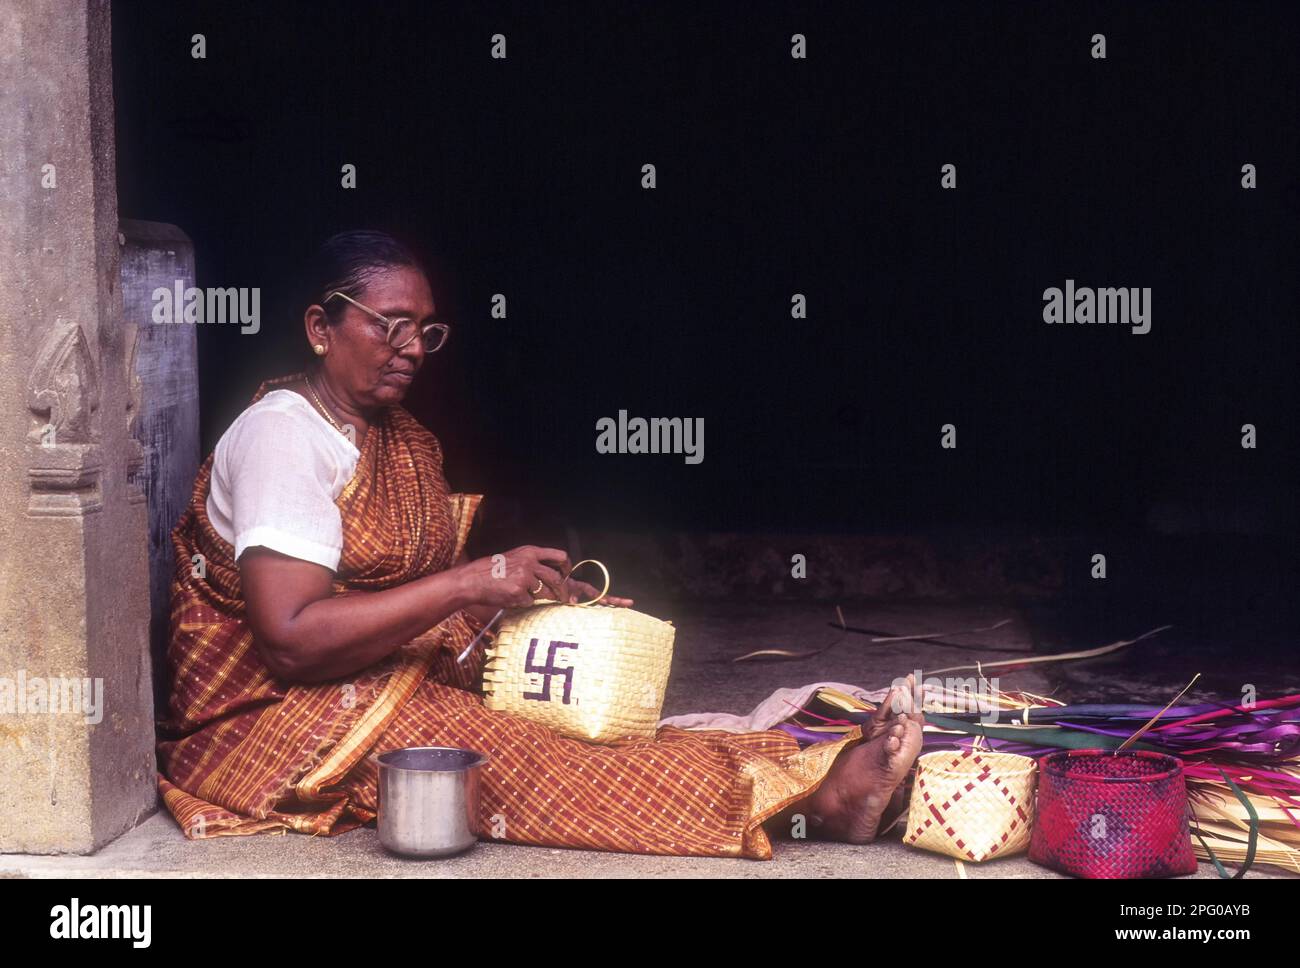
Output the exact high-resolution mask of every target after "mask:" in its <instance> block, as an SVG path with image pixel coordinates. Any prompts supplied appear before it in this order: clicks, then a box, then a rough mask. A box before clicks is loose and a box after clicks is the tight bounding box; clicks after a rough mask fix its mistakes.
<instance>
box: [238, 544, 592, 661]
mask: <svg viewBox="0 0 1300 968" xmlns="http://www.w3.org/2000/svg"><path fill="white" fill-rule="evenodd" d="M504 558H505V562H504V565H505V567H504V568H502V567H501V566H500V565H499V564H498V565H496V567H495V568H494V562H493V560H492V558H480V559H478V560H476V561H470V562H465V563H463V564H458V565H456V566H455V567H452V568H449V569H448V570H446V571H441V572H437V573H436V574H432V575H426V576H425V577H423V578H418V579H416V580H415V581H411V582H407V583H405V584H403V585H398V586H397V587H395V588H387V589H384V590H383V591H378V592H354V593H350V594H345V595H334V594H333V578H334V575H333V573H332V572H331V571H330V570H329V569H328V568H325V567H323V566H322V565H318V564H315V563H313V562H309V561H303V560H301V559H298V558H292V557H289V556H288V555H283V554H280V553H279V552H277V551H271V550H270V549H268V548H263V547H254V548H249V549H248V550H247V551H245V552H244V554H243V555H241V556H240V558H239V573H240V580H241V584H242V586H243V591H244V601H245V603H246V605H247V616H248V624H249V627H250V628H251V629H252V632H253V643H254V646H255V647H256V648H257V650H258V653H259V655H261V657H262V660H263V661H264V662H265V663H266V665H267V668H269V669H270V670H271V672H272V673H273V674H274V675H275V676H276V677H277V678H280V679H284V680H286V681H290V682H322V681H325V680H327V679H337V678H340V677H342V676H346V675H350V674H351V673H353V672H356V671H358V670H360V669H364V668H365V667H366V666H369V665H373V664H374V663H375V662H378V661H379V660H380V659H382V658H384V657H385V656H387V655H388V654H389V653H391V652H392V651H393V650H394V649H396V648H397V647H398V646H400V645H402V644H403V643H405V642H409V641H410V640H411V639H413V638H414V637H415V636H417V635H419V634H420V633H421V632H425V631H427V630H428V629H429V628H431V627H433V626H434V625H437V624H438V623H439V622H441V621H442V620H443V619H445V618H447V616H449V615H451V614H452V613H453V612H456V611H458V610H460V609H462V608H471V607H473V608H475V610H476V614H478V613H479V612H480V611H485V612H487V613H488V614H487V615H486V617H485V619H484V621H486V620H487V619H488V618H491V617H492V615H495V614H496V612H497V610H498V609H501V608H505V607H518V606H523V605H529V604H531V603H532V601H533V595H532V594H531V592H532V589H534V588H536V587H537V583H538V581H541V582H542V584H543V586H544V590H543V591H539V592H538V596H543V595H544V596H546V597H554V598H560V597H561V596H563V595H564V594H565V593H566V588H565V584H564V580H563V576H564V575H566V574H568V572H569V569H570V567H571V566H570V564H569V558H568V555H566V554H565V553H564V552H563V551H561V550H559V549H556V548H537V547H533V546H532V545H528V546H525V547H522V548H515V549H513V550H512V551H508V552H506V553H505V554H504ZM548 563H549V564H548ZM550 565H555V566H556V568H559V569H560V570H559V571H557V570H556V568H552V567H550Z"/></svg>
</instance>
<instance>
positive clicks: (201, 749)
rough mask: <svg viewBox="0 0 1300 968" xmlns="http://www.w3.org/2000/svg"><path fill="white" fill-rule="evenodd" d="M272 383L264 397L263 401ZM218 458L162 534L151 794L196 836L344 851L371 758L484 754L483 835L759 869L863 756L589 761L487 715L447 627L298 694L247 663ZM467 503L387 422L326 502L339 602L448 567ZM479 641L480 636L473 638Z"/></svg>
mask: <svg viewBox="0 0 1300 968" xmlns="http://www.w3.org/2000/svg"><path fill="white" fill-rule="evenodd" d="M281 382H283V381H273V382H272V383H269V384H265V385H263V387H262V389H261V390H260V391H259V392H258V395H257V397H255V398H254V400H255V401H256V400H257V399H260V398H261V397H262V396H263V395H264V394H265V393H266V392H268V391H269V390H270V389H273V388H274V387H275V386H276V385H277V384H279V383H281ZM212 463H213V461H212V458H211V457H209V458H208V460H207V461H206V462H205V463H204V465H203V467H202V468H201V469H200V470H199V475H198V478H197V479H196V481H195V485H194V492H193V496H192V499H191V502H190V505H189V507H188V508H187V510H186V511H185V513H184V515H183V516H182V517H181V520H180V522H179V523H178V524H177V526H176V528H175V530H174V531H173V532H172V543H173V545H174V547H175V551H176V572H175V576H174V578H173V581H172V609H171V641H170V643H169V648H168V670H169V673H170V676H171V685H170V696H169V702H168V710H167V714H166V716H165V718H164V719H163V720H162V721H161V722H160V723H159V742H158V761H159V770H160V776H159V787H160V789H161V792H162V796H163V800H164V803H165V804H166V806H167V808H168V810H169V811H170V812H171V814H172V815H173V816H174V817H175V818H176V820H177V822H178V823H179V824H180V826H181V829H182V830H183V831H184V832H185V835H186V836H187V837H190V838H192V839H193V838H202V837H213V836H228V835H238V834H253V833H258V832H261V831H274V830H279V831H284V830H296V831H300V832H303V833H311V834H337V833H342V832H344V831H347V830H351V829H353V828H355V827H357V826H360V825H361V824H364V823H366V822H368V821H371V820H373V819H374V818H375V816H376V811H377V809H378V803H377V798H378V768H377V766H376V764H375V763H374V761H373V758H374V756H375V754H377V753H380V752H383V751H385V750H389V749H396V748H399V747H403V746H429V745H448V746H460V747H465V748H470V749H475V750H478V751H480V752H483V753H486V754H488V756H489V761H488V764H487V765H486V766H485V767H484V769H483V773H482V787H481V805H480V817H479V822H480V830H481V833H482V836H485V837H489V836H492V837H499V838H501V839H503V840H507V841H511V842H515V843H525V844H537V845H545V846H554V847H577V848H586V849H594V850H617V851H628V852H634V853H647V854H685V855H700V856H745V857H754V858H761V859H767V858H770V857H771V845H770V843H769V841H768V838H767V835H766V833H765V832H764V831H763V829H762V827H761V824H762V823H763V821H765V820H767V819H768V818H770V817H772V816H774V815H775V814H777V813H779V812H780V811H781V810H782V809H784V808H785V807H787V806H789V805H790V804H792V803H794V802H795V801H796V800H799V799H802V798H803V797H805V796H807V795H808V794H809V793H810V792H812V791H813V790H814V789H816V787H817V786H818V785H819V784H820V783H821V781H822V779H823V778H824V777H825V775H826V773H827V771H828V770H829V768H830V765H831V763H832V761H833V760H834V759H835V757H836V756H837V755H838V754H839V752H840V751H841V750H842V749H843V748H844V747H845V746H847V745H851V744H853V743H855V742H858V741H859V740H860V739H861V733H860V732H859V731H857V730H854V731H853V732H851V733H849V734H848V735H847V736H846V737H844V738H843V739H839V740H836V741H830V742H825V743H818V744H816V745H814V746H811V747H808V748H807V749H804V750H802V751H801V750H800V749H799V747H798V744H797V743H796V742H795V740H794V739H793V738H792V737H790V736H789V735H788V734H786V733H784V732H782V731H780V730H769V731H764V732H754V733H728V732H722V731H690V730H684V729H676V728H672V727H661V728H660V729H659V731H658V735H657V737H656V739H655V740H654V741H646V740H642V741H632V742H627V743H623V744H617V745H612V746H596V745H592V744H589V743H586V742H583V741H581V740H576V739H568V738H564V737H560V736H558V735H556V734H555V733H554V732H553V731H552V730H551V729H549V728H548V727H545V726H541V725H538V724H536V723H533V722H530V721H528V720H525V719H521V718H519V717H516V716H513V715H510V714H506V713H499V712H493V711H490V710H488V709H486V708H485V707H484V705H483V701H482V698H481V695H480V692H479V688H480V677H481V674H482V667H483V662H484V648H485V645H486V641H484V642H480V643H479V645H478V646H476V647H475V650H474V652H473V653H471V654H470V657H469V658H468V659H467V660H466V661H465V662H464V663H463V664H459V665H458V664H457V663H456V656H457V655H458V653H459V652H461V651H462V650H463V649H464V648H465V647H466V646H467V645H468V644H469V642H470V641H471V640H472V638H473V637H474V635H475V634H476V633H477V632H478V630H479V629H480V628H481V626H480V625H479V623H478V622H477V620H475V619H474V618H473V617H472V616H471V615H470V614H469V613H467V612H457V613H455V614H453V615H452V616H451V617H449V618H447V619H446V620H445V621H443V622H442V623H440V624H439V625H437V626H435V627H433V628H431V629H429V630H428V631H427V632H425V633H424V634H422V635H420V636H418V637H416V638H415V639H413V640H412V641H410V642H408V643H406V644H405V645H404V646H402V647H401V648H400V649H398V650H397V651H396V652H394V653H393V654H392V655H390V656H389V657H388V658H387V659H385V660H383V661H381V662H379V663H376V664H375V665H373V666H371V667H369V668H367V669H365V670H363V671H361V672H358V673H356V674H355V675H353V676H351V677H349V678H347V679H346V680H339V681H334V682H327V683H316V684H310V685H294V684H291V683H287V682H282V681H280V680H278V679H276V678H275V676H273V675H272V674H271V673H270V671H269V670H268V669H267V667H266V665H265V664H264V663H263V662H262V660H261V658H260V657H259V654H258V652H257V650H256V648H255V647H254V645H253V637H252V633H251V631H250V630H249V626H248V623H247V620H246V619H245V614H244V601H243V597H242V592H241V589H240V578H239V570H238V568H237V567H236V563H235V560H234V548H233V547H232V546H231V545H230V544H229V543H228V542H227V541H226V540H225V539H224V538H223V537H222V536H221V535H220V534H218V533H217V531H216V530H215V528H214V527H213V525H212V522H211V521H210V520H209V519H208V515H207V510H206V501H207V496H208V492H209V486H210V481H211V476H212ZM479 501H480V496H478V495H466V494H451V493H449V489H448V487H447V484H446V481H445V479H444V477H443V470H442V451H441V447H440V445H439V444H438V441H437V439H436V438H435V437H434V436H433V435H432V434H431V433H429V432H428V431H427V430H425V429H424V428H423V427H421V426H420V425H419V424H418V423H417V422H416V420H415V419H414V418H413V417H411V416H410V415H409V414H408V413H407V412H406V411H405V410H403V409H401V408H400V407H393V408H390V409H388V410H387V411H385V413H384V415H383V417H382V419H380V420H378V421H376V422H375V423H374V425H373V426H371V428H370V430H369V432H368V433H367V434H366V437H365V440H364V442H363V444H362V447H361V456H360V459H359V461H358V463H357V467H356V472H355V475H354V476H353V478H352V479H351V480H350V481H349V482H348V484H347V485H346V486H345V487H344V489H343V491H342V493H341V494H340V495H339V497H338V499H337V501H336V504H337V506H338V508H339V511H340V514H341V517H342V522H343V553H342V558H341V560H340V562H339V566H338V571H337V573H336V576H335V583H334V592H335V594H340V595H342V594H349V593H355V592H367V591H378V590H381V589H385V588H391V587H393V586H395V585H399V584H401V583H403V582H407V581H411V580H413V579H416V578H419V577H421V576H423V575H427V574H430V573H433V572H437V571H441V570H444V569H446V568H448V567H450V566H451V565H452V564H453V562H454V561H455V560H456V559H457V557H458V556H459V555H460V553H461V551H462V550H463V548H464V546H465V541H466V538H467V536H468V534H469V529H470V523H471V521H472V519H473V516H474V512H475V510H476V508H477V506H478V503H479ZM488 637H489V636H485V637H484V638H485V640H486V639H487V638H488Z"/></svg>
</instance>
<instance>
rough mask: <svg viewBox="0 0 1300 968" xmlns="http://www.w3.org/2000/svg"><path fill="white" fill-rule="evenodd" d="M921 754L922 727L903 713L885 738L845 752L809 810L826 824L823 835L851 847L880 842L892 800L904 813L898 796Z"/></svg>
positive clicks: (822, 825)
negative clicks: (908, 773) (844, 842)
mask: <svg viewBox="0 0 1300 968" xmlns="http://www.w3.org/2000/svg"><path fill="white" fill-rule="evenodd" d="M920 752H921V724H920V723H919V722H917V721H916V719H915V718H913V717H912V716H911V715H909V714H908V713H899V714H898V715H897V716H895V717H894V718H893V719H892V720H891V721H890V723H889V724H888V725H887V726H886V727H885V732H884V733H883V735H880V736H877V737H876V738H875V739H872V740H868V741H866V742H863V743H859V744H858V745H857V746H855V747H853V748H852V749H850V750H848V751H846V752H844V753H842V754H840V756H839V758H838V759H836V761H835V765H834V766H832V767H831V771H830V773H829V774H828V775H827V777H826V779H825V780H824V781H823V782H822V785H821V786H820V787H818V788H817V791H816V792H815V793H813V795H812V796H811V797H810V798H809V799H808V803H807V809H808V812H809V813H811V814H812V815H813V816H815V817H818V818H819V819H820V821H821V823H820V824H818V828H819V831H820V833H821V834H822V835H823V836H826V837H829V838H831V839H833V840H843V841H847V842H848V843H850V844H869V843H871V842H872V841H873V840H875V839H876V834H877V833H879V831H880V829H881V821H882V819H883V818H884V815H885V812H886V809H887V808H890V807H891V801H892V806H893V809H894V810H895V811H897V810H898V809H901V796H899V797H896V796H895V794H896V792H897V791H898V789H899V787H900V785H901V784H902V782H903V780H904V779H905V778H906V777H907V771H908V770H909V769H910V768H911V766H912V762H913V761H914V760H915V759H916V757H917V754H918V753H920Z"/></svg>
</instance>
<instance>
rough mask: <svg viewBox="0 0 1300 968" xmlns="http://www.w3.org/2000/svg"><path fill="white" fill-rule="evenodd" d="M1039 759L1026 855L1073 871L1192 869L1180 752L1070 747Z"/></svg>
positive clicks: (1113, 873)
mask: <svg viewBox="0 0 1300 968" xmlns="http://www.w3.org/2000/svg"><path fill="white" fill-rule="evenodd" d="M1038 765H1039V769H1040V779H1039V785H1038V818H1037V821H1036V823H1035V825H1034V834H1033V838H1032V840H1031V841H1030V845H1029V859H1030V860H1032V861H1034V862H1035V863H1038V864H1043V865H1044V866H1046V867H1052V868H1054V869H1056V870H1059V871H1063V872H1064V873H1067V874H1074V875H1075V876H1077V877H1099V878H1100V877H1107V878H1109V877H1121V878H1122V877H1170V876H1172V875H1177V874H1190V873H1192V872H1194V871H1195V870H1196V856H1195V855H1194V854H1193V852H1192V833H1191V828H1190V826H1189V824H1188V802H1187V788H1186V785H1185V784H1184V781H1183V763H1182V761H1181V760H1179V759H1178V758H1176V757H1173V756H1166V755H1164V754H1163V753H1152V752H1146V751H1134V750H1128V751H1125V752H1123V753H1114V752H1111V751H1109V750H1068V751H1065V752H1060V753H1052V754H1050V755H1048V756H1044V757H1043V758H1042V759H1041V760H1039V761H1038Z"/></svg>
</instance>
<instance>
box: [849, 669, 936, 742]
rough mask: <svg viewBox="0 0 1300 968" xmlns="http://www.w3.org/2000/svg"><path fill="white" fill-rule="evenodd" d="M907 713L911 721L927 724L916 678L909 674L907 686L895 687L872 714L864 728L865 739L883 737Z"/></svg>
mask: <svg viewBox="0 0 1300 968" xmlns="http://www.w3.org/2000/svg"><path fill="white" fill-rule="evenodd" d="M903 713H906V714H907V716H908V718H909V719H915V720H916V721H917V722H918V723H920V724H922V725H924V724H925V713H923V712H922V711H921V707H920V704H919V703H918V702H917V695H916V676H915V675H914V674H912V673H910V672H909V673H908V674H907V680H906V682H905V684H902V685H897V686H894V687H893V688H892V689H890V690H889V695H887V696H886V697H885V698H884V700H883V701H882V702H881V703H880V705H879V706H877V707H876V708H875V710H874V711H873V712H872V713H871V719H870V720H868V721H867V722H866V723H864V724H863V726H862V735H863V738H864V739H867V740H873V739H875V738H876V737H877V736H883V735H884V734H885V732H886V731H887V730H888V729H889V727H890V726H891V725H893V724H894V723H895V722H896V721H897V720H898V717H899V715H901V714H903Z"/></svg>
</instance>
